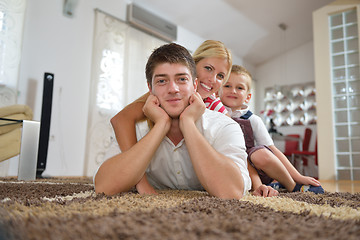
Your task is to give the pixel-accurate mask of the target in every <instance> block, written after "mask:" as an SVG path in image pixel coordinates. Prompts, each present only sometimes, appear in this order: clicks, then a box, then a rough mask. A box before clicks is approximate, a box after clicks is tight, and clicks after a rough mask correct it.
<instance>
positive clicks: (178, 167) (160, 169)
mask: <svg viewBox="0 0 360 240" xmlns="http://www.w3.org/2000/svg"><path fill="white" fill-rule="evenodd" d="M146 79H147V81H148V87H149V90H150V93H151V94H150V96H149V97H148V99H147V100H146V103H145V105H144V107H143V111H144V113H145V115H146V117H147V118H148V119H150V120H151V121H152V122H153V123H154V125H153V127H151V128H150V127H149V126H148V124H147V122H146V121H145V122H140V123H137V124H136V133H137V136H138V142H137V143H136V144H135V145H134V146H132V147H131V148H130V149H128V150H127V151H125V152H122V153H121V152H120V149H119V147H118V146H116V145H115V146H113V148H112V149H111V151H113V152H111V155H112V157H111V158H109V159H107V160H106V161H105V162H104V163H103V164H102V165H101V166H100V167H99V169H98V171H97V173H96V174H95V177H94V184H95V191H96V192H97V193H99V192H104V193H105V194H109V195H112V194H116V193H119V192H124V191H128V190H129V189H130V188H132V187H133V186H135V185H136V184H137V183H138V182H139V181H140V179H141V178H142V177H143V176H144V174H145V172H146V176H147V180H148V181H149V183H150V184H151V185H152V186H153V187H154V188H156V189H169V188H171V189H187V190H206V191H207V192H208V193H209V194H210V195H212V196H215V197H220V198H224V199H234V198H235V199H240V198H241V197H242V196H243V195H244V194H245V193H246V192H247V191H248V190H250V187H251V180H250V177H249V173H248V170H247V162H246V157H247V154H246V148H245V143H244V138H243V133H242V131H241V128H240V127H239V125H238V124H237V123H235V122H234V121H232V120H231V119H230V118H228V117H227V116H225V115H224V114H222V113H219V112H214V111H210V110H208V109H205V104H204V102H203V100H202V98H201V96H200V95H199V93H196V91H195V89H196V85H197V81H196V66H195V62H194V60H193V58H192V57H191V55H190V53H189V52H188V51H187V50H186V49H185V48H184V47H182V46H180V45H177V44H175V43H171V44H166V45H163V46H161V47H159V48H157V49H155V51H154V52H153V53H152V54H151V55H150V57H149V59H148V62H147V64H146Z"/></svg>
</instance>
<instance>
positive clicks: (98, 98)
mask: <svg viewBox="0 0 360 240" xmlns="http://www.w3.org/2000/svg"><path fill="white" fill-rule="evenodd" d="M163 44H165V42H164V41H162V40H159V39H158V38H155V37H153V36H150V35H148V34H146V33H144V32H141V31H139V30H137V29H134V28H132V27H130V26H129V25H128V24H126V23H124V22H123V21H121V20H118V19H116V18H114V17H112V16H109V15H107V14H105V13H103V12H101V11H99V10H95V29H94V41H93V57H92V74H91V90H90V106H89V119H88V129H87V144H86V159H85V167H84V175H85V176H92V175H93V174H94V171H95V170H96V169H97V167H98V166H99V165H100V164H101V163H102V162H103V161H104V154H105V152H106V150H107V148H108V147H109V146H110V144H111V142H112V141H116V140H115V137H114V134H113V130H112V127H111V124H110V119H111V118H112V117H113V116H114V115H115V114H116V113H117V112H119V111H120V110H121V109H122V108H123V107H125V106H126V105H127V104H128V103H130V102H132V101H133V100H135V99H137V98H138V97H140V96H141V95H142V94H144V93H145V92H146V91H147V84H146V78H145V64H146V61H147V58H148V57H149V55H150V54H151V52H152V51H153V49H154V48H156V47H158V46H160V45H163Z"/></svg>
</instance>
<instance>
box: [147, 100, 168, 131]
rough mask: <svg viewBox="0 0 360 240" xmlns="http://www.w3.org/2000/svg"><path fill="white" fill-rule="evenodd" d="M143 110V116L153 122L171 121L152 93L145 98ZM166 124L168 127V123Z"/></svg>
mask: <svg viewBox="0 0 360 240" xmlns="http://www.w3.org/2000/svg"><path fill="white" fill-rule="evenodd" d="M143 112H144V114H145V116H146V117H147V118H149V119H150V120H151V121H152V122H154V123H155V124H156V123H158V122H160V121H166V122H168V123H170V122H171V119H170V117H169V115H168V114H167V113H166V112H165V110H164V109H162V108H161V107H160V102H159V99H158V98H157V97H156V96H155V95H153V94H150V95H149V97H148V98H147V100H146V102H145V105H144V107H143ZM168 126H169V127H170V124H168Z"/></svg>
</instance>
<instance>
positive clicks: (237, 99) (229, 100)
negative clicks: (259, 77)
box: [220, 73, 251, 110]
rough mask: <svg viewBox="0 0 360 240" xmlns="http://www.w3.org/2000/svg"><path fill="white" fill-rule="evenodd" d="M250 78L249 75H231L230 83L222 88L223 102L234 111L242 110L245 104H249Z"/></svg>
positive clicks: (221, 96) (221, 97)
mask: <svg viewBox="0 0 360 240" xmlns="http://www.w3.org/2000/svg"><path fill="white" fill-rule="evenodd" d="M249 83H250V78H249V77H248V76H247V75H243V74H237V73H231V74H230V77H229V80H228V82H227V83H226V84H225V85H224V86H223V87H222V92H221V94H220V99H221V102H222V103H223V104H224V105H225V106H227V107H229V108H231V109H232V110H237V109H241V107H242V106H243V104H244V103H249V101H250V98H251V93H249V88H248V86H249Z"/></svg>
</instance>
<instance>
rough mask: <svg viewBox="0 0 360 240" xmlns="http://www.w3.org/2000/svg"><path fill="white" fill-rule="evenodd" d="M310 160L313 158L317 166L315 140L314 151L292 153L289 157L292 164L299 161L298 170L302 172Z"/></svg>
mask: <svg viewBox="0 0 360 240" xmlns="http://www.w3.org/2000/svg"><path fill="white" fill-rule="evenodd" d="M310 158H313V159H314V163H315V165H316V166H318V152H317V138H316V142H315V151H308V150H307V151H294V152H293V153H292V155H291V161H292V162H293V163H294V164H295V162H296V161H297V160H300V168H301V169H303V170H304V166H307V165H308V160H309V159H310ZM303 174H304V172H303Z"/></svg>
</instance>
